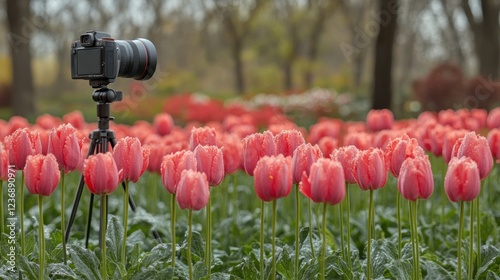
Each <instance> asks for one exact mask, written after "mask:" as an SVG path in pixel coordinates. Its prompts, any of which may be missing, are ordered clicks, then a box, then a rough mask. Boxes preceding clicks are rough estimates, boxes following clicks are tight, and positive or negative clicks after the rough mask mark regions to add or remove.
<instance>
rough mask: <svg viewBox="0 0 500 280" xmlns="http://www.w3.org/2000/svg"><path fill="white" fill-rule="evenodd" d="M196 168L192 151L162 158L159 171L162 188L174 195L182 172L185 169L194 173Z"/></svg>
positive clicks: (184, 151)
mask: <svg viewBox="0 0 500 280" xmlns="http://www.w3.org/2000/svg"><path fill="white" fill-rule="evenodd" d="M196 168H197V164H196V158H195V157H194V153H193V152H192V151H189V150H183V151H179V152H176V153H174V154H168V155H166V156H164V157H163V161H162V163H161V170H160V173H161V179H162V182H163V186H164V187H165V189H166V190H167V191H168V192H169V193H171V194H175V193H176V192H177V185H178V184H179V181H180V180H181V174H182V171H183V170H186V169H190V170H195V171H196Z"/></svg>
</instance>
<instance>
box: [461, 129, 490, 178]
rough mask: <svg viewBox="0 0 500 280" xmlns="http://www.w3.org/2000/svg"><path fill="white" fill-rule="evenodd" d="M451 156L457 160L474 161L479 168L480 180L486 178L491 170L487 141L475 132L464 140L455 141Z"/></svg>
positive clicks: (468, 134)
mask: <svg viewBox="0 0 500 280" xmlns="http://www.w3.org/2000/svg"><path fill="white" fill-rule="evenodd" d="M452 156H456V157H458V158H461V157H464V156H465V157H470V158H471V159H472V160H474V161H475V162H476V163H477V167H478V168H479V176H480V177H481V180H482V179H484V178H486V176H488V174H489V173H490V171H491V168H493V157H492V155H491V150H490V146H489V145H488V140H487V139H486V138H485V137H483V136H480V135H477V134H476V133H475V132H469V133H467V134H466V135H465V137H464V138H460V139H458V140H457V142H456V143H455V145H454V146H453V152H452Z"/></svg>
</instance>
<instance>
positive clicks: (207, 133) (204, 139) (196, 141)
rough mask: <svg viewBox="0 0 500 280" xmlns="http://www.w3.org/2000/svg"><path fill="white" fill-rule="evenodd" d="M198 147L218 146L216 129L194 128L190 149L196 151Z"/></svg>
mask: <svg viewBox="0 0 500 280" xmlns="http://www.w3.org/2000/svg"><path fill="white" fill-rule="evenodd" d="M198 145H203V146H217V139H216V133H215V129H214V128H212V127H198V128H194V127H193V129H191V136H190V138H189V149H190V150H191V151H194V149H195V148H196V147H197V146H198Z"/></svg>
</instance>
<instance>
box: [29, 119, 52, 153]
mask: <svg viewBox="0 0 500 280" xmlns="http://www.w3.org/2000/svg"><path fill="white" fill-rule="evenodd" d="M31 129H32V130H34V131H38V133H39V134H40V143H41V144H42V152H41V154H42V155H47V154H48V153H49V152H48V149H49V132H48V131H47V130H45V129H43V128H41V127H37V126H33V127H32V128H31Z"/></svg>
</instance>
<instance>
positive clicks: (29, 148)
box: [7, 128, 42, 170]
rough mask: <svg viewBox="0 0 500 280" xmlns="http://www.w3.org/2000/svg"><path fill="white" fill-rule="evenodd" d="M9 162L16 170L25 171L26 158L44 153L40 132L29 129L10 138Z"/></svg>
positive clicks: (19, 131)
mask: <svg viewBox="0 0 500 280" xmlns="http://www.w3.org/2000/svg"><path fill="white" fill-rule="evenodd" d="M7 142H8V146H9V162H10V164H12V165H14V168H15V169H16V170H22V169H24V166H25V165H26V158H27V157H28V156H29V155H37V154H40V153H42V143H41V142H40V134H39V133H38V131H30V130H29V129H27V128H22V129H18V130H16V131H15V132H14V133H13V134H12V135H10V136H8V140H7Z"/></svg>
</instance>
